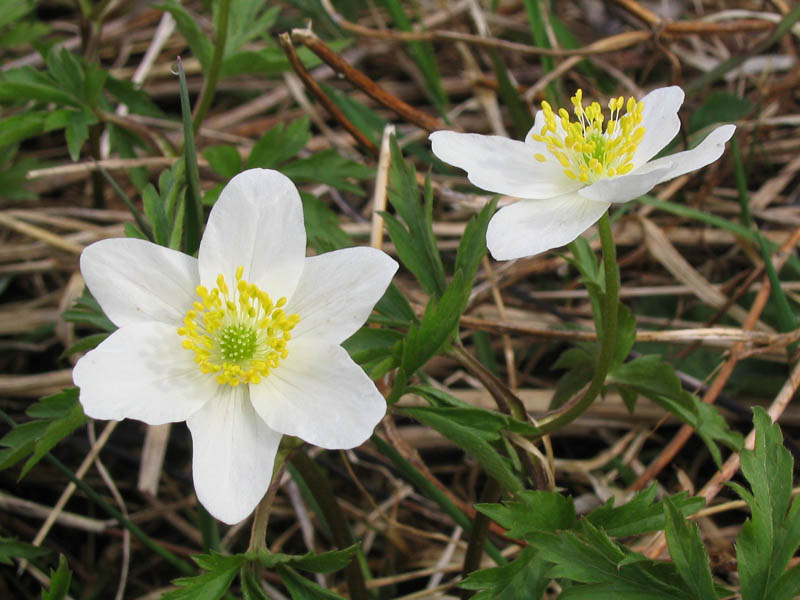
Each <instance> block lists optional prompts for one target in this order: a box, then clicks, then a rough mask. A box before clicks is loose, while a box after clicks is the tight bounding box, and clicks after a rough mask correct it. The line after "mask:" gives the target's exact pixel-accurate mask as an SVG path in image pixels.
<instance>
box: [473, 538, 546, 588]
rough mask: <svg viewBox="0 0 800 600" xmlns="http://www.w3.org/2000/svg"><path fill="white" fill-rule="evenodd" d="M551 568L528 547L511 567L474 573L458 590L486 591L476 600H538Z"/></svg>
mask: <svg viewBox="0 0 800 600" xmlns="http://www.w3.org/2000/svg"><path fill="white" fill-rule="evenodd" d="M548 568H549V565H548V563H546V562H545V561H543V560H542V559H541V558H539V557H537V556H536V551H535V550H534V549H533V548H530V547H526V548H523V549H522V551H521V552H520V553H519V555H518V556H517V558H516V559H514V561H513V562H512V563H510V564H508V565H504V566H502V567H493V568H490V569H482V570H480V571H475V572H473V573H471V574H470V575H468V576H467V577H466V578H465V579H464V580H463V581H462V582H461V583H460V584H459V587H461V588H464V589H467V590H484V591H483V592H482V593H480V594H478V595H476V596H473V597H472V598H473V599H474V600H477V599H482V600H539V599H540V598H541V597H542V594H543V593H544V591H545V589H546V588H547V584H548V583H549V581H550V578H549V577H547V570H548Z"/></svg>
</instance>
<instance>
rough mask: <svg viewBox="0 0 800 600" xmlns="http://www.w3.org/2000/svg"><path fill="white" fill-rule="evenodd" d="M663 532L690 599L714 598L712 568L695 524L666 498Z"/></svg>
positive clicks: (715, 595)
mask: <svg viewBox="0 0 800 600" xmlns="http://www.w3.org/2000/svg"><path fill="white" fill-rule="evenodd" d="M664 516H665V517H666V527H665V533H666V538H667V546H668V548H669V554H670V556H671V557H672V560H673V562H674V563H675V567H676V568H677V569H678V573H679V574H680V576H681V577H682V578H683V581H684V582H685V583H686V586H687V587H688V588H689V589H690V590H691V592H692V596H691V597H692V598H696V599H697V600H705V599H706V598H716V597H717V594H716V591H715V590H714V581H713V579H712V577H711V567H710V566H709V564H708V554H706V549H705V546H703V540H702V539H701V538H700V531H699V529H698V528H697V524H696V523H694V522H691V521H686V520H685V519H684V517H683V515H682V514H681V513H680V511H679V510H678V508H677V507H676V506H675V504H673V503H672V501H671V500H670V499H669V498H664Z"/></svg>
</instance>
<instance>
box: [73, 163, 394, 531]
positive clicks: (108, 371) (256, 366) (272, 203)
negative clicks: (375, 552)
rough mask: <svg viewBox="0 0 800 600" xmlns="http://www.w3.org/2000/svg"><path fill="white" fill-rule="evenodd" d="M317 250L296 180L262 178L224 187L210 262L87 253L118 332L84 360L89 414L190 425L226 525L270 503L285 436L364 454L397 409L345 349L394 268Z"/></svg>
mask: <svg viewBox="0 0 800 600" xmlns="http://www.w3.org/2000/svg"><path fill="white" fill-rule="evenodd" d="M305 251H306V234H305V228H304V225H303V208H302V204H301V201H300V196H299V194H298V192H297V189H296V188H295V186H294V184H293V183H292V182H291V181H290V180H289V179H288V178H286V177H285V176H284V175H282V174H280V173H278V172H277V171H270V170H266V169H252V170H249V171H245V172H243V173H240V174H239V175H237V176H236V177H234V178H233V179H232V180H231V181H230V182H229V183H228V185H227V186H226V187H225V189H224V190H223V191H222V193H221V194H220V197H219V200H218V201H217V203H216V204H215V205H214V208H213V209H212V211H211V215H210V217H209V220H208V225H207V226H206V231H205V234H204V236H203V239H202V242H201V244H200V251H199V254H198V258H196V259H195V258H193V257H191V256H187V255H185V254H182V253H180V252H176V251H174V250H170V249H168V248H164V247H162V246H157V245H155V244H151V243H149V242H146V241H143V240H138V239H109V240H103V241H100V242H97V243H95V244H92V245H91V246H89V247H88V248H86V249H85V250H84V251H83V254H82V255H81V272H82V273H83V277H84V279H85V280H86V284H87V286H88V287H89V290H91V292H92V294H94V296H95V298H96V299H97V301H98V302H99V303H100V306H101V307H102V308H103V310H104V311H105V313H106V315H107V316H108V318H109V319H111V321H112V322H113V323H114V324H115V325H117V327H119V329H117V330H116V331H115V332H114V333H112V334H111V335H110V336H109V337H108V338H107V339H106V340H105V341H103V343H101V344H100V345H99V346H98V347H97V348H96V349H94V350H92V351H91V352H89V353H88V354H86V356H84V357H83V358H82V359H81V360H80V361H78V364H77V365H76V366H75V369H74V371H73V379H74V381H75V384H76V385H77V386H78V387H79V388H80V401H81V404H82V405H83V408H84V411H85V412H86V414H87V415H89V416H90V417H93V418H96V419H123V418H130V419H139V420H141V421H144V422H146V423H150V424H152V425H157V424H161V423H169V422H177V421H186V423H187V425H188V426H189V430H190V431H191V434H192V442H193V460H192V470H193V476H194V485H195V489H196V491H197V497H198V499H199V500H200V502H201V503H202V504H203V506H205V507H206V509H207V510H208V512H209V513H211V514H212V515H213V516H214V517H216V518H217V519H219V520H221V521H224V522H226V523H236V522H238V521H241V520H242V519H244V518H245V517H247V516H248V515H249V514H250V513H251V512H252V511H253V509H254V508H255V506H256V504H257V503H258V502H259V501H260V500H261V498H262V497H263V496H264V493H265V492H266V490H267V487H268V486H269V483H270V480H271V478H272V469H273V463H274V460H275V454H276V452H277V450H278V444H279V442H280V439H281V436H282V435H284V434H287V435H293V436H297V437H299V438H301V439H303V440H305V441H307V442H310V443H312V444H315V445H317V446H321V447H323V448H331V449H343V448H352V447H354V446H358V445H359V444H361V443H362V442H364V440H366V439H367V438H368V437H369V436H370V434H371V433H372V430H373V429H374V427H375V425H376V424H377V423H378V422H379V421H380V419H381V418H382V417H383V415H384V413H385V412H386V402H385V401H384V399H383V396H382V395H381V394H380V393H379V392H378V390H377V388H376V387H375V385H374V383H373V382H372V381H371V380H370V379H369V377H367V375H366V374H365V373H364V371H363V370H362V369H361V368H360V367H359V366H358V365H357V364H356V363H354V362H353V361H352V359H351V358H350V356H349V355H348V354H347V352H346V351H345V350H344V348H342V347H341V345H340V344H341V343H342V342H343V341H344V340H345V339H347V338H348V337H350V336H351V335H352V334H353V333H355V332H356V330H358V329H359V328H360V327H361V325H363V324H364V322H365V321H366V319H367V317H368V316H369V314H370V312H371V311H372V308H373V306H374V305H375V303H376V302H377V301H378V300H379V299H380V297H381V296H382V295H383V293H384V291H385V290H386V288H387V286H388V285H389V282H390V281H391V279H392V277H393V276H394V273H395V271H396V270H397V263H396V262H395V261H394V260H392V259H391V258H389V257H388V256H387V255H386V254H384V253H383V252H381V251H379V250H376V249H374V248H364V247H360V248H347V249H344V250H337V251H335V252H329V253H327V254H321V255H319V256H313V257H308V258H307V257H306V255H305Z"/></svg>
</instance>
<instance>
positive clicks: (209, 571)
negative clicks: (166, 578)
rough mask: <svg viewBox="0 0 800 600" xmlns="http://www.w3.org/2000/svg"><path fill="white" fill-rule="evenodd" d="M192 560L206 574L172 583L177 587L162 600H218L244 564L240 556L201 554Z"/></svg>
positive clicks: (242, 557)
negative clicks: (177, 587)
mask: <svg viewBox="0 0 800 600" xmlns="http://www.w3.org/2000/svg"><path fill="white" fill-rule="evenodd" d="M192 559H193V560H194V561H195V562H196V563H197V564H198V565H199V566H200V567H201V568H202V569H204V570H205V571H206V572H205V573H201V574H200V575H197V576H195V577H181V578H179V579H176V580H174V581H173V582H172V583H174V584H175V585H177V586H179V589H177V590H171V591H169V592H167V593H166V594H164V595H163V596H162V597H161V598H162V600H218V599H219V598H222V596H223V595H224V594H225V592H226V591H228V588H229V587H230V586H231V583H233V579H234V577H236V573H237V572H238V571H239V569H241V568H242V567H243V566H244V565H245V564H246V563H247V559H246V558H245V557H244V556H243V555H241V554H235V555H233V556H226V555H223V554H201V555H197V556H192Z"/></svg>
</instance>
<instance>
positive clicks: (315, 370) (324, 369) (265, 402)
mask: <svg viewBox="0 0 800 600" xmlns="http://www.w3.org/2000/svg"><path fill="white" fill-rule="evenodd" d="M288 348H289V356H288V357H287V358H285V359H284V360H282V361H281V364H280V365H278V367H277V368H276V369H274V370H273V371H272V372H271V373H270V374H269V375H268V376H267V377H265V378H264V379H263V380H262V381H261V383H259V384H257V385H251V386H250V398H251V401H252V403H253V406H255V409H256V411H258V414H259V415H261V418H262V419H264V421H266V423H267V425H269V427H271V428H272V429H275V430H276V431H280V432H281V433H285V434H287V435H294V436H297V437H299V438H302V439H304V440H305V441H307V442H310V443H312V444H314V445H316V446H321V447H322V448H329V449H343V448H353V447H355V446H358V445H360V444H361V443H363V442H364V441H365V440H366V439H367V438H368V437H369V436H370V435H371V434H372V430H373V429H374V428H375V425H377V424H378V422H379V421H380V420H381V419H382V418H383V415H384V414H385V413H386V402H385V401H384V399H383V396H381V394H380V392H378V390H377V388H376V387H375V384H374V383H373V382H372V380H371V379H370V378H369V377H367V375H366V374H365V373H364V371H363V370H362V369H361V367H359V366H358V365H356V363H354V362H353V360H352V359H351V358H350V356H349V355H348V354H347V352H346V351H345V349H344V348H342V347H341V346H335V345H332V344H325V343H316V342H311V341H309V340H306V339H299V340H295V339H293V340H292V341H291V342H289V346H288Z"/></svg>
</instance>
